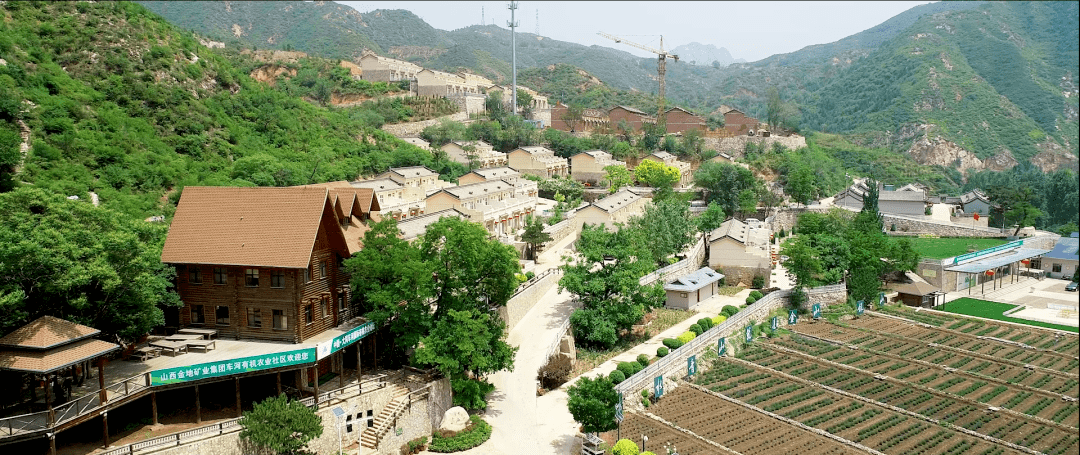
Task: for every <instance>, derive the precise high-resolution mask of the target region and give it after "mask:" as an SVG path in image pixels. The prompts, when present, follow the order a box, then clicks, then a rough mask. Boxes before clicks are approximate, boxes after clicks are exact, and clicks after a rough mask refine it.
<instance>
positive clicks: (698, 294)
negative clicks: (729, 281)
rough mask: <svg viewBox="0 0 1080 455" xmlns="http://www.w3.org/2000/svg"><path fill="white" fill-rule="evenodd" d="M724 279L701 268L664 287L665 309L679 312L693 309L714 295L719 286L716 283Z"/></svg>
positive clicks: (709, 269)
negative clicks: (665, 295) (665, 296)
mask: <svg viewBox="0 0 1080 455" xmlns="http://www.w3.org/2000/svg"><path fill="white" fill-rule="evenodd" d="M722 279H724V275H723V274H722V273H720V272H717V271H715V270H713V269H711V268H708V267H702V268H700V269H698V270H697V271H695V272H692V273H690V274H688V275H686V276H683V277H682V278H679V279H676V280H675V281H672V282H670V283H668V284H667V285H665V286H664V291H665V292H666V293H667V304H666V305H664V306H665V307H667V308H674V309H679V310H690V309H693V308H694V307H695V306H697V304H698V303H699V302H701V301H702V300H707V299H708V298H709V297H712V296H713V295H714V294H716V291H717V289H718V288H719V285H718V284H717V282H719V281H720V280H722Z"/></svg>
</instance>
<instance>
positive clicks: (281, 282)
mask: <svg viewBox="0 0 1080 455" xmlns="http://www.w3.org/2000/svg"><path fill="white" fill-rule="evenodd" d="M275 282H277V284H276V285H275V284H274V283H275ZM270 287H271V288H273V289H284V288H285V271H284V270H281V269H274V270H271V271H270Z"/></svg>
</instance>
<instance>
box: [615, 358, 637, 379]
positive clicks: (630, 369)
mask: <svg viewBox="0 0 1080 455" xmlns="http://www.w3.org/2000/svg"><path fill="white" fill-rule="evenodd" d="M635 366H637V362H619V365H618V366H616V367H615V369H616V370H619V371H621V372H622V373H623V375H625V376H626V377H630V376H633V375H634V373H637V372H638V370H637V369H635Z"/></svg>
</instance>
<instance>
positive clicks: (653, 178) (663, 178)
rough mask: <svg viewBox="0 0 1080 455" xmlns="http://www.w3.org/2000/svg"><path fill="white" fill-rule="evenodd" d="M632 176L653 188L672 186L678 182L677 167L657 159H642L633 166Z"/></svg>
mask: <svg viewBox="0 0 1080 455" xmlns="http://www.w3.org/2000/svg"><path fill="white" fill-rule="evenodd" d="M634 178H636V179H637V181H638V182H641V183H642V184H645V185H648V186H651V187H653V188H672V187H674V186H675V184H677V183H679V169H678V168H676V167H674V166H668V165H666V164H664V163H661V162H659V161H653V160H642V161H641V163H639V164H638V166H637V167H636V168H634Z"/></svg>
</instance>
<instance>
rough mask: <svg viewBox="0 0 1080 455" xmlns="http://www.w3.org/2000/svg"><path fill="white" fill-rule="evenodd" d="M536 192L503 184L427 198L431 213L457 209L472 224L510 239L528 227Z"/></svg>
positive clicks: (459, 188) (449, 190)
mask: <svg viewBox="0 0 1080 455" xmlns="http://www.w3.org/2000/svg"><path fill="white" fill-rule="evenodd" d="M536 202H537V192H536V190H535V189H534V190H532V191H531V192H530V191H528V190H523V189H521V188H520V187H519V186H517V185H515V184H513V183H510V182H506V181H503V180H491V181H486V182H479V183H471V184H468V185H459V186H453V187H448V188H443V189H441V190H439V191H437V192H435V193H434V194H432V195H430V196H428V198H427V201H426V204H427V209H428V211H430V212H438V211H442V210H447V209H457V210H458V211H460V212H461V213H464V214H466V215H468V219H469V221H473V222H476V223H480V224H481V225H482V226H484V228H485V229H487V230H488V232H490V233H492V234H494V235H497V236H506V235H511V234H513V233H514V232H516V231H517V230H518V229H522V228H524V227H525V218H526V217H527V216H528V215H530V214H532V213H533V212H535V211H536Z"/></svg>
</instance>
